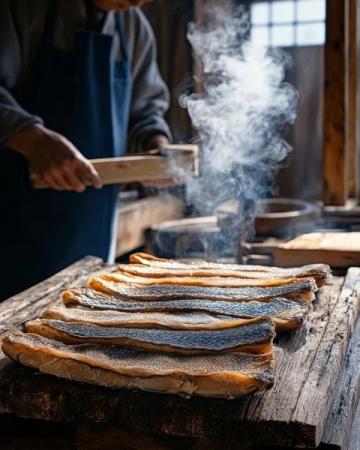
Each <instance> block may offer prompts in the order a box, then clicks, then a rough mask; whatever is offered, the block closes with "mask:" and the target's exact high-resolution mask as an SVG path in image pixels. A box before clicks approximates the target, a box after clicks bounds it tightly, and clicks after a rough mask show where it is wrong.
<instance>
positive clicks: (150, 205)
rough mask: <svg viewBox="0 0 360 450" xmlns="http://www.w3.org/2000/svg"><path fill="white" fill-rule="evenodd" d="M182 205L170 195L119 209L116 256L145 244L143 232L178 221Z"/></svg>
mask: <svg viewBox="0 0 360 450" xmlns="http://www.w3.org/2000/svg"><path fill="white" fill-rule="evenodd" d="M182 216H183V205H182V202H181V200H180V199H178V198H177V197H175V196H172V195H159V196H156V197H148V198H143V199H141V200H137V201H134V202H131V203H127V204H125V205H123V206H120V208H119V222H118V231H117V251H116V254H117V256H122V255H125V254H126V253H129V252H131V251H133V250H135V249H137V248H139V247H141V246H143V245H144V244H145V243H146V236H145V231H146V230H147V229H149V228H151V227H152V226H153V225H158V224H160V223H162V222H164V221H167V220H175V219H180V218H181V217H182Z"/></svg>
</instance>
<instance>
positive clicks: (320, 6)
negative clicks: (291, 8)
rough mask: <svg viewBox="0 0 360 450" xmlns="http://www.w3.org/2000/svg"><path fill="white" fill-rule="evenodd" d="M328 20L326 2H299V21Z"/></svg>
mask: <svg viewBox="0 0 360 450" xmlns="http://www.w3.org/2000/svg"><path fill="white" fill-rule="evenodd" d="M325 18H326V2H325V0H298V1H297V21H298V22H310V21H323V20H325Z"/></svg>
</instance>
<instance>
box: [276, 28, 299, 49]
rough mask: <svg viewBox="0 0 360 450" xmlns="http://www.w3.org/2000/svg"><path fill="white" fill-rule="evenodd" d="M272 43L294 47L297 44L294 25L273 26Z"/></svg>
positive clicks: (278, 45)
mask: <svg viewBox="0 0 360 450" xmlns="http://www.w3.org/2000/svg"><path fill="white" fill-rule="evenodd" d="M271 45H273V46H274V47H293V46H294V45H295V36H294V26H293V25H274V26H273V27H272V28H271Z"/></svg>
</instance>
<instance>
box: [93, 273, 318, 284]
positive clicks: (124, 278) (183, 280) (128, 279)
mask: <svg viewBox="0 0 360 450" xmlns="http://www.w3.org/2000/svg"><path fill="white" fill-rule="evenodd" d="M101 278H104V279H105V280H109V281H119V282H120V283H127V284H135V285H139V286H140V285H149V286H151V285H160V284H165V285H175V286H204V287H250V286H256V287H271V286H282V285H287V284H293V283H294V282H296V281H298V279H297V278H273V277H272V278H262V279H252V278H234V277H195V276H190V277H189V276H187V277H185V276H183V277H176V276H175V277H164V278H160V277H155V278H150V277H142V276H136V275H131V274H127V273H124V272H120V271H118V272H110V273H105V274H103V275H102V276H101ZM312 279H313V278H309V280H312Z"/></svg>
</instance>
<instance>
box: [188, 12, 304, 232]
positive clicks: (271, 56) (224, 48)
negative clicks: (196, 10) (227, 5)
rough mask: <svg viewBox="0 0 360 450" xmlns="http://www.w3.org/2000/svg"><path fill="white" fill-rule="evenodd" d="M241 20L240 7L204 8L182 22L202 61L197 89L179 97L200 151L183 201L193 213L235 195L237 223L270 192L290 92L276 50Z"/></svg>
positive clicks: (282, 153) (290, 114)
mask: <svg viewBox="0 0 360 450" xmlns="http://www.w3.org/2000/svg"><path fill="white" fill-rule="evenodd" d="M247 23H248V17H247V16H246V15H245V14H243V13H242V11H241V10H240V11H239V10H237V12H236V14H234V13H232V12H231V11H230V10H229V9H212V12H211V17H210V23H208V24H207V26H206V27H201V26H198V25H194V24H192V25H191V26H190V29H189V34H188V37H189V40H190V43H191V45H192V47H193V50H194V52H195V53H196V55H197V57H198V58H199V59H200V61H201V63H202V67H203V73H204V80H203V92H202V93H200V94H192V95H190V96H184V97H183V98H182V99H181V102H182V105H183V106H185V107H186V108H187V110H188V112H189V114H190V117H191V120H192V123H193V126H194V127H195V128H196V129H197V130H198V134H199V141H200V146H201V151H202V155H201V172H202V174H201V176H200V178H198V179H194V180H192V181H191V182H190V184H189V188H188V196H189V198H188V199H189V202H191V203H192V204H193V205H194V206H195V209H196V211H197V213H198V214H200V215H208V214H213V213H214V210H215V209H216V207H217V206H218V205H219V204H221V203H222V202H224V201H226V200H229V199H235V200H236V201H237V202H238V207H239V209H238V211H239V215H238V221H239V222H238V223H237V225H236V226H237V227H238V226H241V225H242V226H243V228H244V224H246V227H247V228H249V223H251V221H252V219H253V218H254V216H255V210H256V201H257V200H258V199H259V198H261V197H264V196H266V194H267V193H268V192H269V191H270V192H271V190H272V180H273V177H274V175H275V173H276V171H277V169H278V167H279V163H280V162H281V161H283V160H284V159H285V158H286V156H287V155H288V153H289V151H290V150H291V148H290V146H289V145H288V143H287V142H286V141H285V140H284V139H283V138H282V132H283V130H284V126H285V125H287V124H291V123H293V122H294V121H295V118H296V108H297V99H298V97H297V92H296V90H295V89H294V87H293V86H291V85H290V84H288V83H285V82H284V76H285V67H286V64H287V60H286V58H285V56H284V54H280V53H279V52H277V53H275V52H274V51H272V52H269V51H268V50H267V49H265V48H262V47H257V46H255V45H254V44H253V43H252V42H251V41H250V40H248V39H246V36H247V33H248V28H247ZM238 231H239V228H238ZM243 231H244V230H243Z"/></svg>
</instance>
